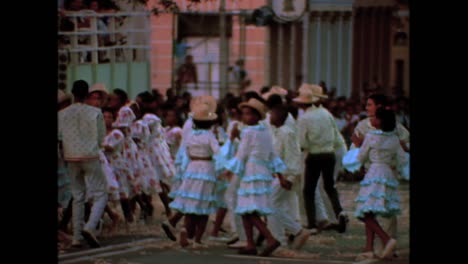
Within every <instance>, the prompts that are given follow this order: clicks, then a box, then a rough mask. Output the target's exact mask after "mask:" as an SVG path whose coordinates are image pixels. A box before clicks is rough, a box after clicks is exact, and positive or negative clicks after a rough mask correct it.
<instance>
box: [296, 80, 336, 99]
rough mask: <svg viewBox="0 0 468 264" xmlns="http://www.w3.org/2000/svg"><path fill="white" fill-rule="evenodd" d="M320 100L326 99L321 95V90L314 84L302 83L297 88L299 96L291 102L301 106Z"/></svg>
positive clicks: (325, 96)
mask: <svg viewBox="0 0 468 264" xmlns="http://www.w3.org/2000/svg"><path fill="white" fill-rule="evenodd" d="M320 98H328V96H327V95H325V94H324V93H323V88H322V87H321V86H318V85H315V84H308V83H303V84H302V85H301V86H300V87H299V96H298V97H296V98H294V99H293V101H294V102H296V103H302V104H311V103H315V102H318V101H319V100H320Z"/></svg>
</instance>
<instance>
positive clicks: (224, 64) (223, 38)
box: [219, 0, 228, 99]
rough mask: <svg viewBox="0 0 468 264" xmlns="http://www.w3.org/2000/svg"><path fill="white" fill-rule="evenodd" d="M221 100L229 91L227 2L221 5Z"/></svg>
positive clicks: (223, 0)
mask: <svg viewBox="0 0 468 264" xmlns="http://www.w3.org/2000/svg"><path fill="white" fill-rule="evenodd" d="M219 29H220V36H219V42H220V43H219V99H221V98H223V97H224V95H225V94H226V89H227V63H228V61H227V60H228V43H227V36H226V0H221V2H220V5H219Z"/></svg>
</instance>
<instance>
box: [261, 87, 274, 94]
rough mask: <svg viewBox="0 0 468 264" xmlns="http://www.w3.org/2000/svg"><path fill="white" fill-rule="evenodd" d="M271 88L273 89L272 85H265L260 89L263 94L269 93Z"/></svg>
mask: <svg viewBox="0 0 468 264" xmlns="http://www.w3.org/2000/svg"><path fill="white" fill-rule="evenodd" d="M270 89H271V87H270V86H263V87H262V89H261V90H260V93H261V94H264V93H268V92H269V91H270Z"/></svg>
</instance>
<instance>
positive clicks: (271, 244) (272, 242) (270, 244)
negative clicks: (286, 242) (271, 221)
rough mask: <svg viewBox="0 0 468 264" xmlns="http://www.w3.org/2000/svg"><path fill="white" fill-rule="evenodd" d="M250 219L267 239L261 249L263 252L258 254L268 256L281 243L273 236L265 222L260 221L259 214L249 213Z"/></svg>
mask: <svg viewBox="0 0 468 264" xmlns="http://www.w3.org/2000/svg"><path fill="white" fill-rule="evenodd" d="M250 220H251V222H252V224H253V225H254V226H255V227H256V228H257V229H258V231H259V232H260V233H261V234H262V235H263V236H264V237H265V238H266V240H267V246H266V248H265V249H264V250H263V252H261V253H260V256H265V257H266V256H269V255H270V254H271V253H272V252H273V251H274V250H275V249H277V248H278V247H279V246H280V245H281V243H280V242H279V241H278V240H276V239H275V238H274V237H273V235H272V234H271V232H270V230H269V229H268V227H267V226H266V224H265V222H263V221H262V219H261V218H260V216H259V215H257V214H251V215H250Z"/></svg>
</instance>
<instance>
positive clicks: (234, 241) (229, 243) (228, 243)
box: [226, 236, 239, 245]
mask: <svg viewBox="0 0 468 264" xmlns="http://www.w3.org/2000/svg"><path fill="white" fill-rule="evenodd" d="M237 241H239V237H238V236H235V237H233V238H231V239H230V240H229V241H227V242H226V244H227V245H232V244H234V243H236V242H237Z"/></svg>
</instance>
